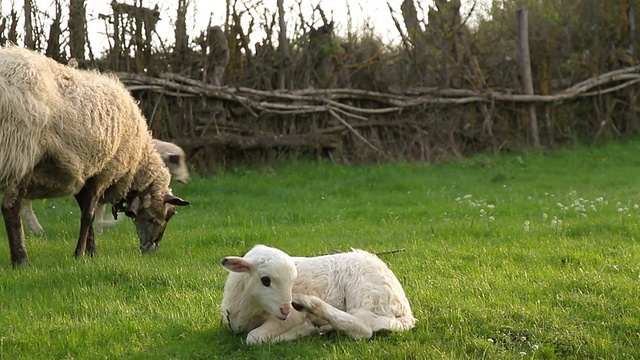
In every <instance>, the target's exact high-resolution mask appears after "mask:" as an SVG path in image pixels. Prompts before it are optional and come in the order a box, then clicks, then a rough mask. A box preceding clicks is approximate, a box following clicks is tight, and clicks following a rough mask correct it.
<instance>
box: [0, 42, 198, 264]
mask: <svg viewBox="0 0 640 360" xmlns="http://www.w3.org/2000/svg"><path fill="white" fill-rule="evenodd" d="M0 164H2V165H0V190H1V191H3V192H4V197H3V199H2V215H3V217H4V222H5V228H6V231H7V235H8V238H9V248H10V252H11V261H12V263H13V265H14V266H15V265H20V264H26V263H28V256H27V251H26V247H25V244H24V230H23V227H22V219H21V216H20V210H21V204H22V199H23V198H28V199H41V198H52V197H59V196H68V195H74V197H75V199H76V202H77V203H78V205H79V207H80V213H81V215H80V233H79V236H78V244H77V246H76V250H75V253H74V255H75V256H76V257H78V256H82V255H84V253H85V252H86V251H87V250H88V251H89V253H90V254H91V255H93V254H95V242H94V233H93V218H94V212H95V209H96V206H97V204H98V201H99V200H100V201H102V202H104V203H111V204H113V205H114V214H115V213H116V212H119V211H123V212H125V214H126V215H127V216H129V217H131V218H132V219H133V221H134V223H135V225H136V228H137V233H138V237H139V238H140V248H141V249H142V250H143V251H147V250H152V249H155V248H157V246H158V243H159V242H160V240H161V239H162V236H163V234H164V230H165V228H166V225H167V222H168V220H169V219H170V218H171V216H172V215H173V214H174V213H175V210H174V205H175V206H183V205H188V204H189V202H187V201H185V200H182V199H180V198H178V197H176V196H174V195H173V194H172V192H171V188H170V187H169V181H170V175H169V171H168V170H167V168H166V166H165V165H164V163H163V161H162V159H161V158H160V155H158V153H157V152H156V151H155V149H154V147H153V143H152V142H151V134H150V133H149V129H148V127H147V123H146V121H145V119H144V117H143V115H142V114H141V112H140V109H139V108H138V106H137V104H136V101H135V100H134V99H133V97H132V96H131V95H130V94H129V92H128V91H127V90H126V89H125V87H124V86H123V85H122V83H120V82H119V81H118V80H117V79H116V78H115V77H113V76H107V75H101V74H99V73H98V72H95V71H83V70H78V69H74V68H72V67H68V66H64V65H62V64H59V63H57V62H55V61H54V60H52V59H49V58H47V57H45V56H43V55H41V54H38V53H36V52H33V51H31V50H26V49H21V48H19V47H16V46H9V47H6V48H0Z"/></svg>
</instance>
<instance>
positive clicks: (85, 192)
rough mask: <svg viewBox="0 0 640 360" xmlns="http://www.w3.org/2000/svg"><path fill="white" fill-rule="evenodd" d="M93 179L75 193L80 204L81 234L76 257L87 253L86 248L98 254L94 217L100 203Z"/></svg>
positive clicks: (93, 253) (91, 253)
mask: <svg viewBox="0 0 640 360" xmlns="http://www.w3.org/2000/svg"><path fill="white" fill-rule="evenodd" d="M91 183H93V181H87V184H86V185H85V186H84V187H83V188H82V189H81V190H80V192H79V193H77V194H76V195H75V198H76V202H77V203H78V205H79V206H80V235H79V236H78V245H77V246H76V251H75V253H74V254H73V255H74V256H75V257H76V258H77V257H80V256H82V255H84V254H85V252H86V250H88V251H89V255H91V256H94V255H95V254H96V243H95V238H94V233H93V217H94V214H95V211H96V206H97V205H98V199H99V197H98V195H97V194H98V191H96V188H95V187H94V186H91Z"/></svg>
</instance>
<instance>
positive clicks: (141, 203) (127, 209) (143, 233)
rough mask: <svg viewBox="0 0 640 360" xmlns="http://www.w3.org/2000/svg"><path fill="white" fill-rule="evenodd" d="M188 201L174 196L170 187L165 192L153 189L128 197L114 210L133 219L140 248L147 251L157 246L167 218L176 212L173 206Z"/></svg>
mask: <svg viewBox="0 0 640 360" xmlns="http://www.w3.org/2000/svg"><path fill="white" fill-rule="evenodd" d="M189 204H190V203H189V202H188V201H186V200H182V199H181V198H179V197H177V196H174V195H173V194H172V193H171V189H169V191H168V192H165V193H160V194H158V193H156V194H154V192H153V191H151V192H147V193H144V194H136V195H134V196H131V197H129V199H128V200H127V201H126V206H125V205H124V204H120V205H119V207H118V208H116V210H115V211H124V213H125V215H127V216H128V217H130V218H131V219H133V222H134V223H135V225H136V230H137V232H138V237H139V238H140V250H142V251H143V252H148V251H151V250H156V249H157V248H158V247H159V244H160V240H162V236H163V235H164V231H165V229H166V227H167V223H168V222H169V219H171V217H172V216H173V215H174V214H175V213H176V210H175V207H174V206H185V205H189Z"/></svg>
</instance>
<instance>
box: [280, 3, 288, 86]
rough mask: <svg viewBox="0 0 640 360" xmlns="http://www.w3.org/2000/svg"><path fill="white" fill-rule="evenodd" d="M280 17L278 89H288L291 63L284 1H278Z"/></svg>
mask: <svg viewBox="0 0 640 360" xmlns="http://www.w3.org/2000/svg"><path fill="white" fill-rule="evenodd" d="M278 17H279V20H280V34H279V36H278V47H279V49H280V61H278V89H280V90H284V89H285V88H286V79H287V77H286V71H287V67H288V63H289V44H288V40H287V23H286V22H285V21H284V1H283V0H278Z"/></svg>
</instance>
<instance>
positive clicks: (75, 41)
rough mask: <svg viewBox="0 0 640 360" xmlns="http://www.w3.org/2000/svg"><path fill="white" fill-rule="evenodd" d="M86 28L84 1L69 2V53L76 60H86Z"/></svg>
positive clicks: (70, 0) (72, 0) (74, 0)
mask: <svg viewBox="0 0 640 360" xmlns="http://www.w3.org/2000/svg"><path fill="white" fill-rule="evenodd" d="M86 27H87V19H86V10H85V4H84V0H69V32H70V34H69V51H70V53H71V57H72V58H74V59H76V60H84V46H85V34H86Z"/></svg>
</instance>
